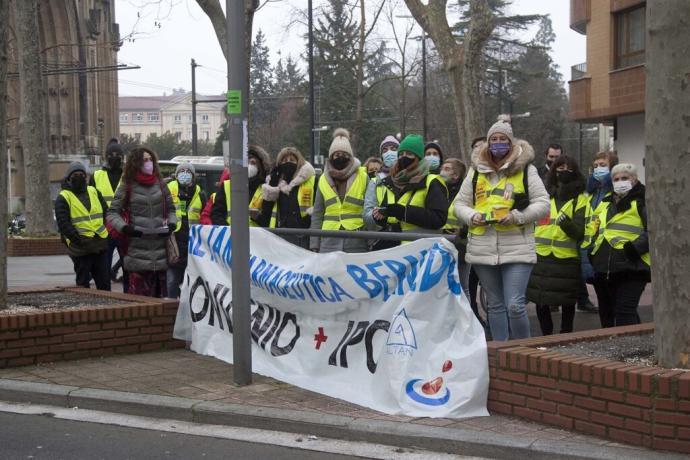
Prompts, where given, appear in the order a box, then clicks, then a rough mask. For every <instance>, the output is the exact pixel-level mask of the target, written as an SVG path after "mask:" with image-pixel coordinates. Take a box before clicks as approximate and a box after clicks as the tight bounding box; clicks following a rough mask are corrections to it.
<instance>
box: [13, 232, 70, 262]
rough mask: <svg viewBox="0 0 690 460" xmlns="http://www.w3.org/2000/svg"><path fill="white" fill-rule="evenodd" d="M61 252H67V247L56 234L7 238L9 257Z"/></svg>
mask: <svg viewBox="0 0 690 460" xmlns="http://www.w3.org/2000/svg"><path fill="white" fill-rule="evenodd" d="M62 254H67V248H66V247H65V245H64V244H63V243H62V241H60V238H59V237H57V236H56V237H51V238H21V237H12V238H7V255H8V256H10V257H25V256H58V255H62Z"/></svg>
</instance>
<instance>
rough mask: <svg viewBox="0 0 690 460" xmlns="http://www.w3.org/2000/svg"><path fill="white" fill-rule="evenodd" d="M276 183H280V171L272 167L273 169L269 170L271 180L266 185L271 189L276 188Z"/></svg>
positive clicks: (276, 167)
mask: <svg viewBox="0 0 690 460" xmlns="http://www.w3.org/2000/svg"><path fill="white" fill-rule="evenodd" d="M278 182H280V169H278V166H274V167H273V169H271V180H270V181H269V183H268V185H270V186H271V187H277V186H278Z"/></svg>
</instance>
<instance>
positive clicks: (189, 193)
mask: <svg viewBox="0 0 690 460" xmlns="http://www.w3.org/2000/svg"><path fill="white" fill-rule="evenodd" d="M178 186H179V189H178V190H179V192H178V193H179V194H178V197H179V199H180V201H184V202H185V204H186V206H185V209H189V203H190V201H192V198H194V192H195V189H196V184H194V185H191V186H188V187H185V186H183V185H179V184H178ZM199 199H200V200H201V209H204V206H206V192H204V191H203V190H199ZM188 240H189V219H188V218H187V215H184V216H182V222H181V225H180V229H179V230H178V231H176V232H175V241H176V242H177V247H178V248H179V250H180V258H179V260H178V261H177V263H175V265H174V266H175V267H186V266H187V246H188V244H189V243H188Z"/></svg>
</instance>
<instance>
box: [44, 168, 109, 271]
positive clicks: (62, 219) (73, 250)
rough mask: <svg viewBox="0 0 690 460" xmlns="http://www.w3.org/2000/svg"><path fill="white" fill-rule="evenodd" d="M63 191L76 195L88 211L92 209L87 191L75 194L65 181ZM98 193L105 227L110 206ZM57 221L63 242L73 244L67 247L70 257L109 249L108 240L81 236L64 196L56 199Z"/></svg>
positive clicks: (96, 236)
mask: <svg viewBox="0 0 690 460" xmlns="http://www.w3.org/2000/svg"><path fill="white" fill-rule="evenodd" d="M62 189H63V190H69V191H70V192H72V193H74V194H75V195H76V196H77V198H79V201H81V202H82V203H83V204H84V207H85V208H86V209H90V208H91V200H90V199H89V194H88V192H87V191H86V190H84V191H82V192H75V191H74V190H72V186H71V185H70V184H69V182H67V181H66V180H64V181H63V182H62ZM96 192H97V193H98V199H99V201H100V202H101V207H102V208H103V225H105V215H106V212H107V210H108V205H106V204H105V200H104V199H103V196H102V195H101V192H99V191H96ZM55 220H56V221H57V225H58V231H59V232H60V239H62V242H63V243H65V244H67V241H66V240H67V239H69V240H70V242H71V244H70V245H69V246H67V251H68V253H69V255H70V256H73V257H80V256H86V255H89V254H98V253H99V252H102V251H105V250H106V249H107V248H108V240H107V238H99V237H98V235H95V236H93V237H91V238H87V237H84V236H80V235H79V232H77V229H76V228H75V227H74V225H72V219H71V217H70V208H69V204H68V203H67V200H65V198H64V197H62V195H58V196H57V198H56V199H55Z"/></svg>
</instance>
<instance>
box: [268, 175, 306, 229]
mask: <svg viewBox="0 0 690 460" xmlns="http://www.w3.org/2000/svg"><path fill="white" fill-rule="evenodd" d="M315 180H316V178H315V177H314V176H311V177H310V178H309V179H308V180H306V181H305V182H303V183H302V184H301V185H300V186H299V189H297V203H298V204H299V215H300V216H302V217H305V216H306V215H307V210H308V209H309V208H311V207H313V206H314V181H315ZM277 225H278V201H276V202H275V204H274V205H273V210H272V211H271V222H270V224H269V227H270V228H276V226H277Z"/></svg>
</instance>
